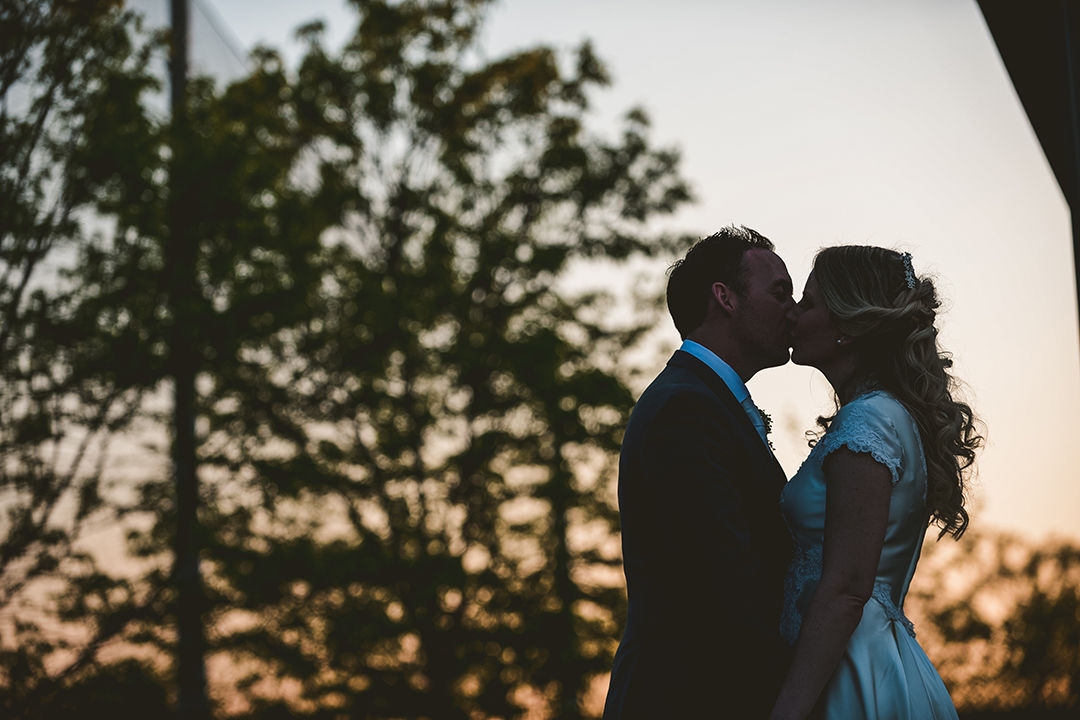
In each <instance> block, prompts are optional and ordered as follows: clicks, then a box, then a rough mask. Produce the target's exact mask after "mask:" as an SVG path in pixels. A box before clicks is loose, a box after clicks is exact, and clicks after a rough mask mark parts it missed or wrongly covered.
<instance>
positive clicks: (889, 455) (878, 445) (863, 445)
mask: <svg viewBox="0 0 1080 720" xmlns="http://www.w3.org/2000/svg"><path fill="white" fill-rule="evenodd" d="M872 418H873V415H872V410H871V409H870V408H867V407H865V406H864V405H862V404H858V405H854V407H852V408H851V409H850V410H849V411H848V412H847V413H846V415H845V417H844V418H843V422H840V423H839V424H837V426H836V428H835V430H834V431H832V432H828V433H826V434H825V437H823V438H821V440H820V441H818V444H817V445H818V446H820V447H817V446H815V448H814V449H815V450H816V451H817V452H818V454H819V457H818V462H819V463H820V462H823V461H824V460H825V458H826V457H827V456H828V455H830V454H831V453H833V452H834V451H836V450H839V449H840V448H842V447H845V446H846V447H847V448H849V449H850V450H851V451H852V452H857V453H870V455H871V457H873V458H874V459H875V460H877V461H878V462H879V463H881V464H882V465H884V466H885V467H887V468H889V472H890V473H892V484H893V485H896V483H897V482H899V480H900V457H899V456H898V455H897V453H896V452H895V449H894V448H893V447H892V445H891V444H890V443H889V442H888V439H887V438H886V436H885V435H884V433H883V431H882V428H881V427H880V423H876V422H871V419H872Z"/></svg>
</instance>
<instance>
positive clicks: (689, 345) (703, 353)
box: [679, 340, 750, 403]
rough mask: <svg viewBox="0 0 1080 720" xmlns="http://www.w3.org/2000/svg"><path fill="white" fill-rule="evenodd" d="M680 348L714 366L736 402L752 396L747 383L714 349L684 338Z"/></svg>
mask: <svg viewBox="0 0 1080 720" xmlns="http://www.w3.org/2000/svg"><path fill="white" fill-rule="evenodd" d="M679 349H680V350H682V351H683V352H687V353H690V354H691V355H693V356H694V357H696V358H697V359H698V360H700V361H701V362H703V363H705V364H706V365H708V366H709V367H710V368H712V371H713V372H714V373H716V374H717V375H719V376H720V379H721V380H723V381H724V384H725V385H727V386H728V390H730V391H731V394H732V395H734V396H735V401H736V402H738V403H742V402H743V401H744V400H746V398H748V397H750V391H749V390H747V389H746V383H744V382H743V381H742V378H741V377H739V375H738V373H736V372H735V371H734V370H732V369H731V366H730V365H728V364H727V363H726V362H724V361H723V360H721V359H720V357H719V356H718V355H717V354H716V353H714V352H713V351H712V350H710V349H709V348H707V347H705V346H704V345H702V344H701V343H696V342H694V341H693V340H683V344H682V346H681V347H680V348H679Z"/></svg>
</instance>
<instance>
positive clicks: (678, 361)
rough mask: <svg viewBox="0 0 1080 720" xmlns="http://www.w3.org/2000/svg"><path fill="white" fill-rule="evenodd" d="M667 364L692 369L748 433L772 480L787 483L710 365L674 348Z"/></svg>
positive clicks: (743, 412) (750, 424)
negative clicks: (673, 352)
mask: <svg viewBox="0 0 1080 720" xmlns="http://www.w3.org/2000/svg"><path fill="white" fill-rule="evenodd" d="M667 364H668V365H673V366H675V367H681V368H686V369H687V370H690V371H692V372H693V373H694V374H695V375H697V376H698V377H699V378H700V379H701V381H702V382H704V383H705V384H706V385H708V386H709V389H710V390H712V391H713V393H715V394H716V396H717V398H719V399H720V402H721V403H723V405H724V407H725V408H727V410H728V412H729V413H730V414H731V415H732V416H734V417H735V419H736V422H738V423H739V424H740V425H742V427H743V429H744V430H746V432H747V433H748V434H749V435H750V437H751V444H752V445H753V446H754V447H756V448H757V449H758V452H759V454H760V455H761V457H762V459H764V460H765V462H766V466H767V467H768V468H769V474H771V475H772V476H773V477H772V480H773V481H774V482H777V483H779V485H780V486H781V487H782V486H783V485H785V484H786V483H787V475H786V474H785V473H784V469H783V468H782V467H781V466H780V463H779V462H778V461H777V460H776V456H775V455H773V454H772V452H770V451H769V448H767V447H766V446H765V444H764V443H763V442H761V436H760V435H758V431H757V428H756V427H754V423H752V422H751V421H750V418H749V417H748V416H747V414H746V410H745V409H743V406H742V405H740V404H739V402H738V401H737V400H736V399H735V395H734V394H732V392H731V388H729V387H728V386H727V383H725V382H724V381H723V380H722V379H721V378H720V376H719V375H717V374H716V372H715V371H713V369H712V368H711V367H709V366H708V365H706V364H705V363H704V362H702V361H701V360H699V359H697V358H696V357H694V356H693V355H691V354H690V353H688V352H685V351H683V350H676V351H675V354H674V355H672V356H671V359H670V360H668V363H667Z"/></svg>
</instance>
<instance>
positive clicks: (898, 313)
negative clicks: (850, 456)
mask: <svg viewBox="0 0 1080 720" xmlns="http://www.w3.org/2000/svg"><path fill="white" fill-rule="evenodd" d="M814 277H815V278H816V279H817V283H818V288H819V289H820V291H821V297H822V300H823V301H824V303H825V306H826V307H827V308H828V310H829V314H830V316H831V319H832V321H833V324H834V325H835V327H836V329H837V330H839V331H840V332H841V333H842V334H844V335H847V336H848V337H849V338H851V339H852V346H853V348H854V350H855V357H856V360H857V365H856V368H855V371H854V372H852V373H851V374H850V375H849V376H848V377H846V378H844V380H843V382H842V387H839V388H836V390H837V394H838V397H839V396H840V395H844V394H847V392H846V391H849V390H856V389H862V388H864V387H865V388H867V389H869V388H881V389H883V390H886V391H888V392H890V393H891V394H892V395H893V396H894V397H895V398H896V399H897V400H899V401H900V403H901V404H903V406H904V407H905V408H907V411H908V412H909V413H911V416H912V417H913V418H914V419H915V424H916V425H918V428H919V434H920V435H921V436H922V441H923V452H924V454H925V456H926V469H927V475H928V478H927V493H926V504H927V511H928V512H929V515H930V520H931V521H932V522H934V523H936V524H937V525H939V526H940V527H941V532H940V533H939V534H938V537H939V538H940V537H943V536H944V535H946V534H949V535H952V536H953V537H954V538H957V539H959V538H960V536H961V535H963V534H964V531H965V530H966V529H967V526H968V513H967V510H965V509H964V494H965V493H964V484H965V479H966V476H967V475H968V470H969V469H970V468H971V466H972V465H973V463H974V462H975V451H976V449H977V448H978V447H979V446H980V445H981V444H982V442H983V438H982V436H981V435H979V433H978V427H977V426H978V425H980V423H979V420H978V418H976V416H975V413H974V412H972V410H971V407H969V406H968V405H967V404H966V403H964V402H961V401H959V400H957V399H955V398H954V397H953V396H954V394H956V393H957V392H958V389H959V387H958V386H959V383H958V381H957V380H956V378H954V377H953V376H952V374H951V373H949V372H948V371H949V368H951V367H952V364H953V361H952V356H951V355H950V354H949V353H947V352H945V351H943V350H941V349H940V348H939V347H938V344H937V328H936V327H934V320H935V317H936V315H937V309H938V308H939V307H940V305H941V303H940V302H939V300H938V297H937V291H936V290H935V289H934V284H933V283H932V282H931V281H930V280H929V279H928V278H920V277H918V276H916V275H915V273H914V270H913V269H912V267H911V264H910V256H908V259H907V260H906V261H905V258H904V256H903V255H901V254H900V253H898V252H896V251H895V250H888V249H886V248H879V247H868V246H861V245H844V246H838V247H830V248H825V249H823V250H821V251H820V252H819V253H818V254H817V257H816V258H815V259H814ZM909 286H910V287H909ZM841 390H843V391H845V392H841ZM837 402H838V404H839V400H838V401H837ZM835 417H836V415H835V414H833V415H832V416H831V417H828V418H826V417H820V418H818V424H819V425H821V427H822V428H823V429H826V430H827V429H828V427H829V424H830V423H831V422H832V420H833V418H835Z"/></svg>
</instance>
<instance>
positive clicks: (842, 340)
mask: <svg viewBox="0 0 1080 720" xmlns="http://www.w3.org/2000/svg"><path fill="white" fill-rule="evenodd" d="M851 342H852V338H849V337H848V336H847V335H841V336H840V337H838V338H836V346H837V347H842V348H844V347H847V346H848V345H850V344H851Z"/></svg>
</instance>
